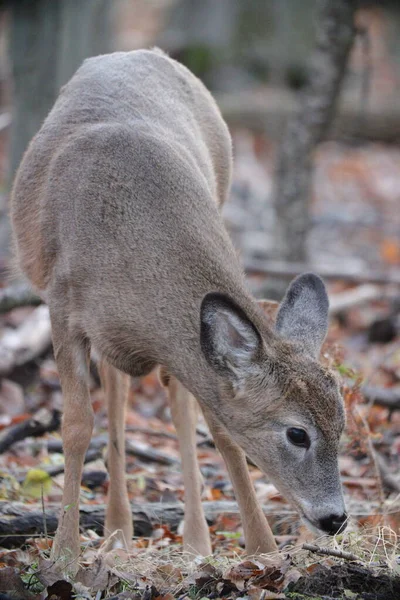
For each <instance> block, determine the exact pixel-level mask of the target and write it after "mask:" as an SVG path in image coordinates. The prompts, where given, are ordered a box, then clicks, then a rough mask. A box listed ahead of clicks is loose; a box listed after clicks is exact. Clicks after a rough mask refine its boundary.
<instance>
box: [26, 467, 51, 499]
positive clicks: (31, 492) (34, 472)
mask: <svg viewBox="0 0 400 600" xmlns="http://www.w3.org/2000/svg"><path fill="white" fill-rule="evenodd" d="M51 487H52V481H51V477H50V475H49V474H48V473H47V472H46V471H43V470H42V469H30V470H29V471H28V472H27V474H26V476H25V480H24V482H23V484H22V491H23V494H24V496H28V497H30V498H41V497H42V495H43V496H47V495H48V494H49V493H50V491H51Z"/></svg>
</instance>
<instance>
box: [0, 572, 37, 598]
mask: <svg viewBox="0 0 400 600" xmlns="http://www.w3.org/2000/svg"><path fill="white" fill-rule="evenodd" d="M0 592H4V593H6V594H8V595H9V596H10V598H15V599H16V600H33V599H34V595H33V594H32V592H30V591H29V590H27V589H26V588H25V586H24V584H23V581H22V579H21V577H20V576H19V572H18V569H14V568H13V567H3V568H1V569H0Z"/></svg>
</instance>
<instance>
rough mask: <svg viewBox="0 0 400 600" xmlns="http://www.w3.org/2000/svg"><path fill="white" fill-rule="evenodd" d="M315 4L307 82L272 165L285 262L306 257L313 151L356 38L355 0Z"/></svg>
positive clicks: (323, 132)
mask: <svg viewBox="0 0 400 600" xmlns="http://www.w3.org/2000/svg"><path fill="white" fill-rule="evenodd" d="M317 9H318V12H317V19H316V46H315V49H314V53H313V56H312V59H311V69H310V74H309V80H308V84H307V86H306V88H305V90H304V92H303V95H302V99H301V101H300V106H299V110H298V112H297V114H296V115H295V116H294V118H293V119H292V120H291V121H290V122H289V123H288V127H287V130H286V134H285V136H284V139H283V143H282V146H281V149H280V153H279V156H278V165H277V169H276V179H275V192H274V203H275V211H276V218H277V223H276V227H275V248H276V256H277V257H279V258H280V259H283V260H289V261H304V260H305V259H306V254H307V249H306V247H307V234H308V231H309V226H310V216H309V204H310V193H311V181H312V166H313V152H314V150H315V148H316V145H317V144H318V143H319V142H321V141H322V140H323V138H324V136H325V135H326V133H327V131H328V128H329V126H330V124H331V122H332V118H333V116H334V113H335V108H336V105H337V100H338V97H339V93H340V90H341V85H342V82H343V77H344V74H345V71H346V66H347V61H348V57H349V53H350V50H351V47H352V44H353V41H354V37H355V25H354V13H355V9H356V0H317Z"/></svg>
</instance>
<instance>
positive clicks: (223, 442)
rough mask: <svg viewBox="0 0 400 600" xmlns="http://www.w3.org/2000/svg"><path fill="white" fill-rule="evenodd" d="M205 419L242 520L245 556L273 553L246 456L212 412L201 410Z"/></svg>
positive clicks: (272, 537) (271, 534) (272, 545)
mask: <svg viewBox="0 0 400 600" xmlns="http://www.w3.org/2000/svg"><path fill="white" fill-rule="evenodd" d="M204 416H205V418H206V421H207V423H208V426H209V428H210V431H211V434H212V436H213V438H214V441H215V445H216V447H217V448H218V450H219V451H220V453H221V455H222V457H223V459H224V461H225V464H226V467H227V469H228V473H229V476H230V479H231V481H232V485H233V489H234V492H235V496H236V500H237V503H238V505H239V510H240V516H241V518H242V525H243V531H244V538H245V544H246V553H247V554H250V555H251V554H260V553H267V552H274V551H275V550H277V546H276V543H275V540H274V536H273V533H272V531H271V528H270V526H269V525H268V521H267V519H266V517H265V515H264V513H263V511H262V509H261V506H260V503H259V501H258V499H257V496H256V493H255V490H254V486H253V483H252V481H251V479H250V474H249V470H248V467H247V462H246V455H245V453H244V452H243V450H242V449H241V448H240V447H239V446H238V445H237V444H236V443H235V442H234V441H233V440H232V439H231V438H230V437H229V435H228V433H227V432H226V430H225V429H224V428H223V427H222V426H221V425H220V424H219V423H218V421H217V420H216V419H215V418H214V417H213V416H212V415H211V413H209V412H208V411H204Z"/></svg>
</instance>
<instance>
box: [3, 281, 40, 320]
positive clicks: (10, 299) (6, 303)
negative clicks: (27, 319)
mask: <svg viewBox="0 0 400 600" xmlns="http://www.w3.org/2000/svg"><path fill="white" fill-rule="evenodd" d="M42 303H43V300H42V299H41V298H40V297H39V296H37V295H36V294H35V293H34V292H33V291H32V288H31V286H29V285H28V284H27V283H16V284H14V285H10V286H8V287H6V288H4V289H2V290H0V314H3V313H6V312H9V311H10V310H13V309H14V308H20V307H21V306H39V305H40V304H42Z"/></svg>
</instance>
